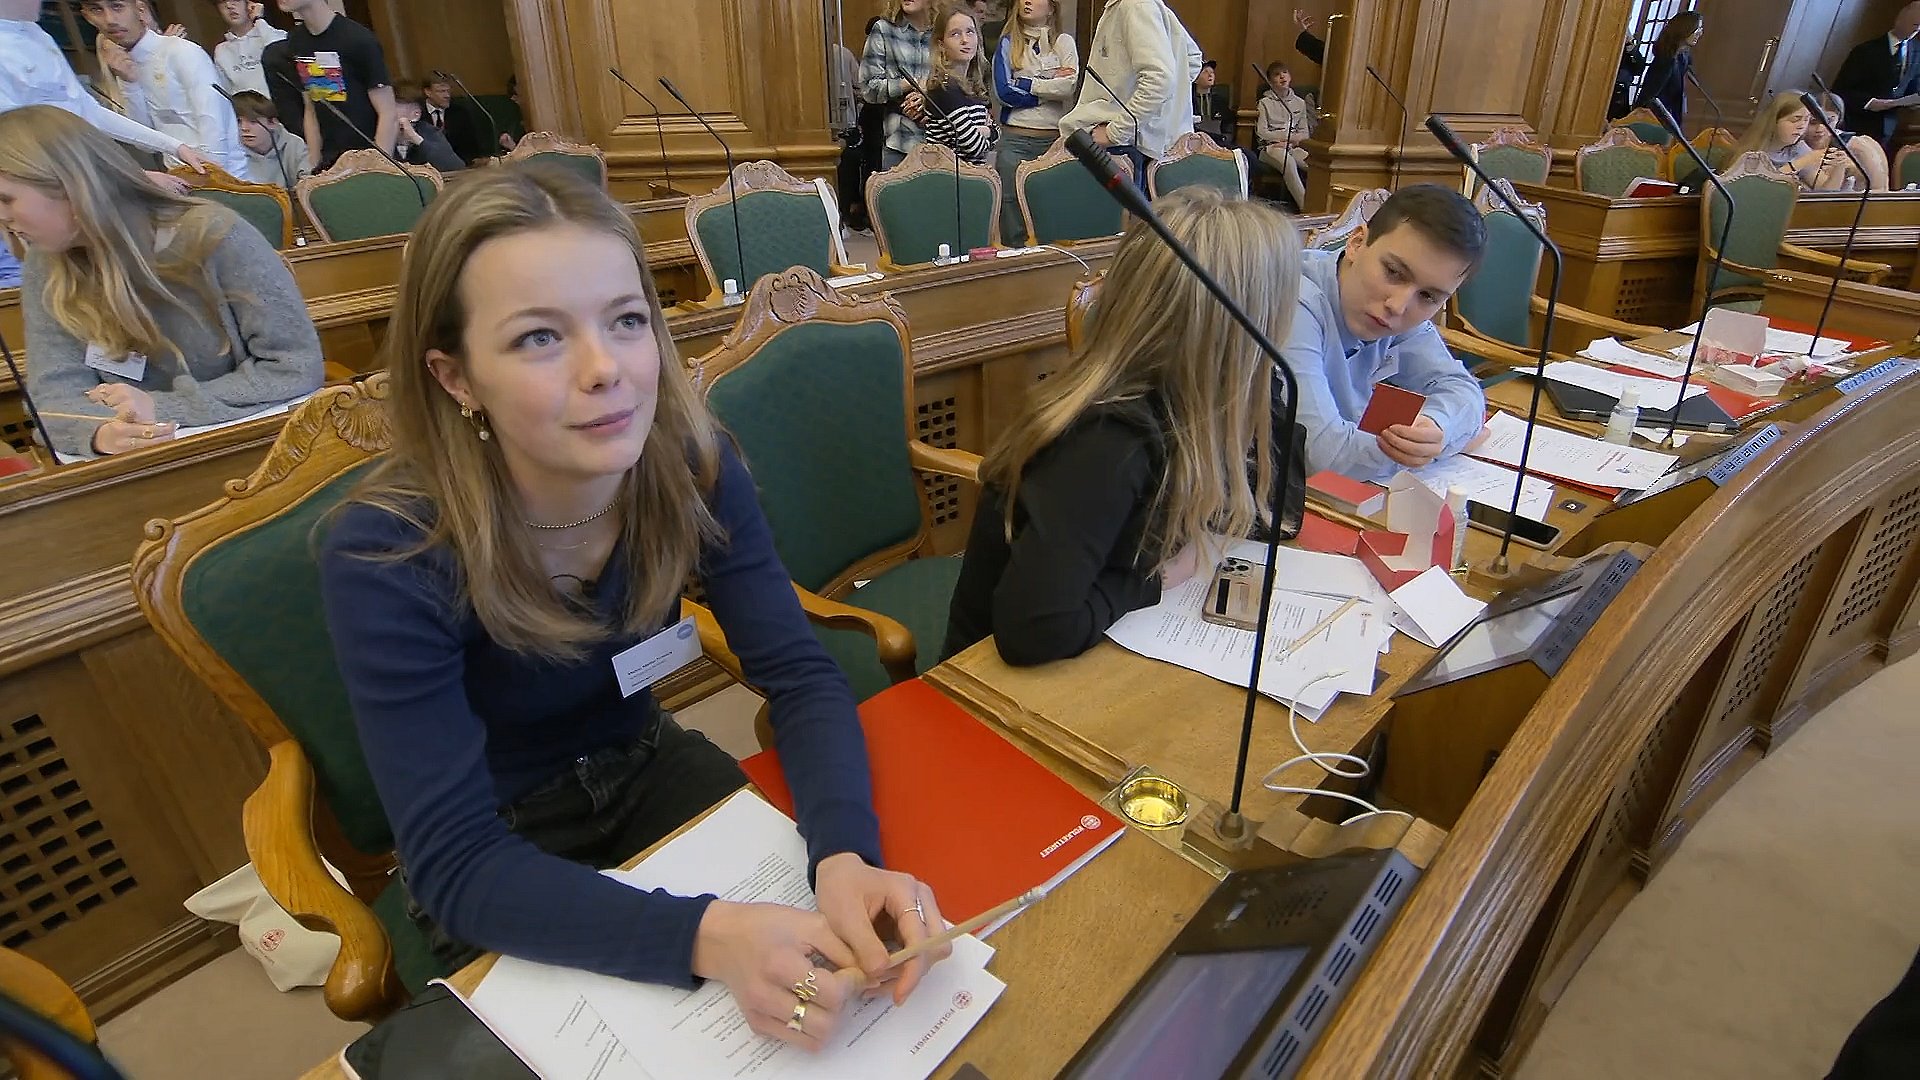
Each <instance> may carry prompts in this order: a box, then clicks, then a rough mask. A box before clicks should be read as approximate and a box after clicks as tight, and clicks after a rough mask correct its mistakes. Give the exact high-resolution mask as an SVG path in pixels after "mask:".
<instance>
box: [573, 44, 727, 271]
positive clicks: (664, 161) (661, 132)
mask: <svg viewBox="0 0 1920 1080" xmlns="http://www.w3.org/2000/svg"><path fill="white" fill-rule="evenodd" d="M607 71H608V72H610V73H611V74H612V75H613V77H614V78H616V79H619V80H620V85H621V86H624V87H626V88H627V89H629V90H631V91H633V92H634V93H636V94H639V95H640V100H641V101H644V102H646V103H647V108H649V109H652V110H653V133H654V134H655V135H656V136H658V137H659V139H660V171H661V172H662V173H664V174H666V178H667V197H668V198H672V197H673V196H674V195H677V194H679V193H678V192H676V191H675V190H674V188H673V162H672V161H671V160H669V159H668V157H667V125H666V122H665V121H664V120H663V119H662V118H661V115H660V107H659V106H658V105H655V104H654V103H653V99H652V98H650V97H648V96H647V95H646V92H645V91H643V90H641V89H640V88H639V87H637V86H635V85H633V84H632V83H630V82H628V81H627V77H626V76H625V75H622V74H620V69H619V68H616V67H610V68H608V69H607ZM728 175H732V170H731V169H729V170H728ZM740 272H741V273H743V274H744V273H746V272H747V268H746V267H745V266H744V265H742V266H741V268H740Z"/></svg>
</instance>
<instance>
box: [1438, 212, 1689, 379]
mask: <svg viewBox="0 0 1920 1080" xmlns="http://www.w3.org/2000/svg"><path fill="white" fill-rule="evenodd" d="M1494 184H1495V185H1496V186H1497V187H1498V188H1499V189H1500V191H1502V192H1504V193H1505V194H1506V195H1507V196H1508V197H1509V198H1512V199H1513V201H1514V202H1515V203H1516V204H1518V205H1519V207H1520V209H1521V210H1523V211H1525V212H1526V214H1527V216H1528V217H1530V218H1532V219H1533V222H1534V224H1535V225H1537V226H1539V227H1540V229H1542V230H1543V231H1544V230H1545V229H1546V226H1547V214H1546V211H1545V210H1544V209H1543V208H1542V207H1540V206H1539V205H1538V204H1535V203H1530V202H1528V201H1526V200H1525V199H1522V198H1520V197H1519V196H1518V195H1516V194H1515V193H1514V190H1513V185H1512V184H1511V183H1509V182H1508V181H1506V180H1495V181H1494ZM1474 206H1475V207H1476V208H1478V209H1479V211H1480V216H1481V219H1482V220H1483V221H1484V222H1485V223H1486V226H1487V247H1486V252H1485V254H1484V256H1483V257H1482V259H1481V262H1480V268H1479V269H1478V270H1476V271H1474V272H1473V274H1472V275H1471V276H1470V277H1468V278H1467V281H1466V284H1464V285H1462V286H1460V289H1459V291H1457V292H1455V293H1454V296H1453V301H1452V313H1453V322H1454V323H1455V324H1456V327H1457V328H1456V329H1452V330H1443V331H1442V336H1443V337H1445V338H1446V340H1447V342H1448V344H1449V345H1451V346H1452V347H1453V349H1454V351H1455V352H1456V353H1461V354H1464V355H1466V356H1470V357H1472V358H1474V359H1476V360H1495V361H1499V362H1502V363H1507V364H1518V365H1522V366H1526V367H1531V366H1533V365H1534V364H1535V363H1536V362H1537V361H1538V356H1537V355H1535V354H1534V350H1536V349H1538V348H1539V342H1537V341H1535V340H1534V339H1533V317H1534V316H1535V315H1544V314H1545V312H1546V301H1545V300H1544V299H1542V298H1541V297H1539V296H1536V295H1534V285H1535V283H1536V282H1537V281H1538V280H1539V276H1540V259H1541V250H1540V242H1539V241H1538V240H1536V239H1534V237H1533V233H1531V232H1529V231H1528V230H1527V227H1526V225H1524V224H1523V223H1522V222H1521V221H1520V218H1519V217H1518V216H1516V215H1515V214H1514V212H1513V211H1512V210H1509V209H1508V208H1507V206H1506V204H1505V203H1504V202H1502V201H1500V199H1499V197H1498V195H1497V194H1496V193H1495V191H1494V189H1493V188H1484V187H1483V188H1482V189H1481V191H1480V194H1479V195H1478V196H1476V197H1475V198H1474ZM1558 316H1559V319H1558V322H1557V324H1556V327H1557V329H1558V330H1559V332H1560V333H1561V335H1562V337H1561V338H1560V339H1559V340H1557V341H1556V342H1555V344H1556V345H1559V346H1562V347H1564V348H1566V349H1567V350H1568V351H1572V350H1574V349H1577V348H1581V347H1584V346H1585V345H1586V343H1587V342H1589V341H1592V340H1593V339H1594V338H1597V337H1617V338H1621V339H1622V340H1630V339H1633V338H1641V337H1646V336H1648V335H1651V334H1657V333H1659V332H1660V331H1661V328H1660V327H1657V326H1641V325H1638V324H1635V323H1627V322H1621V321H1620V320H1618V319H1610V318H1607V317H1606V316H1604V315H1597V314H1594V313H1593V312H1590V311H1582V310H1581V309H1579V308H1576V307H1573V306H1572V305H1570V304H1568V303H1566V302H1565V301H1564V300H1563V301H1561V303H1560V306H1559V308H1558ZM1586 331H1591V332H1586ZM1576 332H1582V333H1581V336H1579V338H1578V340H1577V341H1576V340H1575V339H1574V335H1575V333H1576Z"/></svg>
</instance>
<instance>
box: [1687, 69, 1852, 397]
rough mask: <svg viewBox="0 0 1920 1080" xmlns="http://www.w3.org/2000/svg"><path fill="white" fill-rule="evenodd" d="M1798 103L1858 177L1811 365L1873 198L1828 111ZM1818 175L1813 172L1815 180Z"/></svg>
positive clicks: (1809, 101)
mask: <svg viewBox="0 0 1920 1080" xmlns="http://www.w3.org/2000/svg"><path fill="white" fill-rule="evenodd" d="M1800 103H1801V104H1802V105H1805V106H1806V107H1807V111H1808V112H1810V113H1812V114H1813V115H1814V117H1815V118H1816V119H1818V120H1819V121H1820V126H1821V127H1823V128H1826V129H1827V134H1828V135H1830V136H1832V137H1833V145H1835V146H1837V147H1839V148H1840V152H1841V153H1843V154H1845V155H1847V160H1848V161H1851V162H1853V168H1854V172H1856V173H1858V174H1859V176H1860V205H1859V206H1858V207H1855V208H1854V211H1853V226H1852V227H1851V228H1849V229H1848V230H1847V242H1846V243H1845V244H1844V245H1842V246H1841V248H1840V265H1839V266H1837V267H1835V268H1834V271H1833V283H1832V284H1831V285H1828V286H1827V302H1826V303H1824V304H1822V305H1820V324H1819V325H1818V326H1816V327H1814V328H1813V342H1812V344H1810V345H1808V346H1807V360H1808V362H1809V363H1811V362H1812V360H1813V351H1814V350H1815V349H1818V348H1819V347H1820V332H1821V331H1822V330H1825V329H1826V328H1827V316H1828V315H1830V314H1832V313H1833V299H1834V297H1835V296H1836V295H1838V294H1839V292H1840V278H1841V277H1842V276H1844V275H1845V274H1846V272H1847V260H1848V259H1849V258H1851V257H1852V256H1853V240H1854V237H1856V236H1858V235H1860V219H1861V218H1862V217H1864V216H1866V213H1867V200H1868V199H1870V198H1872V197H1873V182H1872V181H1871V180H1869V179H1868V178H1867V168H1866V166H1865V165H1862V164H1861V163H1860V158H1859V157H1858V156H1857V155H1856V154H1854V152H1853V147H1851V146H1848V145H1847V142H1846V140H1845V139H1843V138H1841V137H1840V132H1839V131H1837V130H1836V129H1835V128H1834V126H1833V121H1831V120H1829V119H1827V111H1826V110H1825V109H1822V108H1821V107H1820V103H1819V102H1817V101H1815V100H1813V95H1812V94H1809V93H1806V92H1805V91H1802V92H1801V94H1800ZM1819 175H1820V173H1819V171H1818V170H1817V169H1816V170H1815V171H1814V176H1815V178H1818V177H1819ZM1702 329H1704V327H1703V328H1702Z"/></svg>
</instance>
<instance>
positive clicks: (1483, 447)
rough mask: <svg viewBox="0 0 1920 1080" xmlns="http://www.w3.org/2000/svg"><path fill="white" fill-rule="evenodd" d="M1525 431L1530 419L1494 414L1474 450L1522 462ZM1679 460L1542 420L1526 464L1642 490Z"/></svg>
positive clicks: (1576, 479)
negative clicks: (1579, 432)
mask: <svg viewBox="0 0 1920 1080" xmlns="http://www.w3.org/2000/svg"><path fill="white" fill-rule="evenodd" d="M1526 434H1527V422H1526V421H1525V420H1522V419H1520V418H1519V417H1517V416H1514V415H1512V414H1511V413H1495V414H1494V415H1493V418H1492V419H1491V420H1488V421H1487V437H1486V438H1485V439H1484V440H1483V441H1482V442H1481V443H1480V445H1479V446H1477V447H1475V448H1474V450H1473V454H1474V456H1475V457H1481V458H1486V459H1487V460H1489V461H1497V462H1499V463H1500V464H1502V465H1512V466H1515V467H1518V466H1519V464H1520V445H1521V443H1522V442H1523V441H1524V440H1525V439H1526ZM1677 460H1679V459H1678V458H1676V457H1674V456H1673V455H1672V454H1662V453H1658V452H1657V451H1653V450H1642V449H1640V448H1638V447H1633V446H1615V445H1614V444H1612V443H1608V442H1602V441H1601V440H1599V439H1589V438H1587V437H1586V436H1584V435H1575V434H1573V433H1572V432H1570V431H1561V430H1560V429H1558V428H1550V427H1547V426H1545V425H1539V426H1536V427H1535V428H1534V430H1533V452H1532V454H1531V456H1529V457H1528V458H1527V468H1528V470H1529V471H1532V472H1535V473H1539V474H1541V475H1544V476H1557V477H1560V478H1561V479H1563V480H1571V481H1573V482H1574V483H1576V484H1591V485H1593V486H1594V487H1603V488H1622V489H1626V490H1630V491H1638V490H1640V489H1642V488H1645V487H1646V486H1647V485H1649V484H1651V483H1653V482H1654V481H1655V480H1658V479H1660V477H1662V476H1664V475H1666V472H1667V469H1668V468H1670V467H1671V466H1672V465H1673V463H1674V462H1675V461H1677Z"/></svg>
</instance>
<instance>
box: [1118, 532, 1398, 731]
mask: <svg viewBox="0 0 1920 1080" xmlns="http://www.w3.org/2000/svg"><path fill="white" fill-rule="evenodd" d="M1253 547H1254V548H1255V549H1257V551H1258V553H1257V554H1255V555H1252V556H1250V557H1253V558H1258V559H1259V560H1261V561H1262V562H1264V561H1265V560H1266V553H1265V549H1264V548H1263V547H1262V546H1261V545H1253ZM1329 557H1330V558H1343V556H1329ZM1349 561H1352V562H1354V563H1355V564H1356V565H1357V564H1358V562H1359V560H1357V559H1355V560H1349ZM1284 572H1285V566H1284V564H1283V565H1282V573H1283V574H1284ZM1361 574H1362V575H1366V569H1365V567H1362V568H1361ZM1366 576H1367V580H1368V581H1372V577H1371V575H1366ZM1212 586H1213V575H1212V574H1210V573H1207V574H1198V575H1195V576H1194V577H1193V578H1192V579H1191V580H1189V581H1188V582H1187V583H1186V584H1184V585H1182V586H1180V587H1179V588H1178V589H1175V590H1173V591H1171V592H1169V593H1165V594H1163V595H1162V596H1161V597H1160V602H1159V603H1158V604H1155V605H1154V606H1153V607H1150V608H1142V609H1141V610H1139V611H1135V612H1130V613H1129V614H1127V615H1125V616H1123V617H1122V618H1121V619H1120V621H1118V622H1116V623H1114V624H1113V626H1112V627H1110V628H1109V629H1108V630H1107V636H1108V637H1110V638H1112V639H1113V640H1114V643H1115V644H1118V645H1119V646H1121V647H1122V648H1125V649H1129V650H1132V651H1133V652H1137V653H1139V654H1140V655H1142V656H1148V657H1152V658H1153V659H1155V660H1164V661H1166V662H1167V663H1170V664H1177V665H1179V666H1180V667H1183V668H1186V669H1187V670H1189V671H1197V672H1199V673H1201V674H1202V675H1207V676H1210V677H1212V678H1215V679H1219V680H1220V681H1221V682H1224V683H1229V684H1231V685H1234V686H1245V685H1247V669H1248V667H1249V666H1251V664H1252V662H1253V631H1251V630H1238V629H1235V628H1233V627H1231V626H1219V625H1216V624H1214V623H1210V622H1207V621H1205V620H1204V619H1202V618H1201V617H1200V612H1201V610H1202V607H1203V605H1204V604H1205V603H1206V600H1207V596H1208V593H1209V592H1210V591H1211V589H1212ZM1372 591H1373V592H1374V593H1376V594H1378V595H1380V596H1382V597H1384V595H1385V594H1384V592H1383V591H1381V590H1380V588H1379V585H1378V584H1375V585H1374V586H1373V589H1372ZM1350 601H1352V602H1353V607H1352V608H1350V609H1349V610H1348V611H1347V612H1346V613H1345V614H1343V615H1341V616H1340V617H1339V618H1338V619H1335V620H1333V622H1332V623H1331V624H1329V625H1327V626H1324V627H1322V628H1321V629H1320V630H1319V631H1318V632H1316V633H1314V634H1312V635H1311V636H1310V637H1309V636H1308V632H1309V631H1311V630H1313V629H1314V627H1316V626H1320V624H1321V623H1322V622H1323V621H1324V620H1325V619H1326V618H1327V617H1328V616H1330V615H1332V614H1333V613H1334V612H1335V611H1338V610H1339V609H1340V608H1341V607H1342V606H1343V605H1345V604H1347V603H1349V602H1350ZM1271 611H1272V616H1271V618H1272V622H1271V624H1270V626H1269V628H1268V631H1267V651H1266V660H1265V661H1264V663H1263V664H1262V666H1261V671H1260V692H1261V693H1263V694H1266V695H1268V696H1270V697H1276V698H1279V699H1281V700H1283V701H1297V702H1298V703H1299V704H1300V705H1301V706H1302V707H1303V708H1305V709H1306V710H1308V711H1310V712H1316V713H1317V710H1320V709H1324V708H1326V706H1327V705H1328V704H1330V703H1331V702H1332V701H1333V699H1334V698H1335V697H1337V696H1339V694H1341V693H1342V692H1345V693H1354V694H1370V693H1372V692H1373V669H1374V664H1375V662H1376V660H1377V659H1378V657H1379V654H1380V653H1381V652H1382V651H1383V649H1382V646H1383V644H1384V642H1385V641H1386V639H1388V638H1390V637H1391V636H1392V634H1393V628H1392V627H1391V626H1389V625H1388V623H1387V613H1386V607H1385V606H1384V604H1380V603H1375V602H1373V601H1368V600H1354V598H1353V597H1345V598H1342V597H1336V596H1318V595H1310V594H1308V593H1302V592H1293V591H1290V590H1281V589H1279V588H1276V589H1274V593H1273V607H1272V609H1271ZM1332 671H1339V672H1341V673H1342V674H1341V675H1339V676H1338V677H1335V678H1321V676H1324V675H1326V674H1327V673H1328V672H1332Z"/></svg>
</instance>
